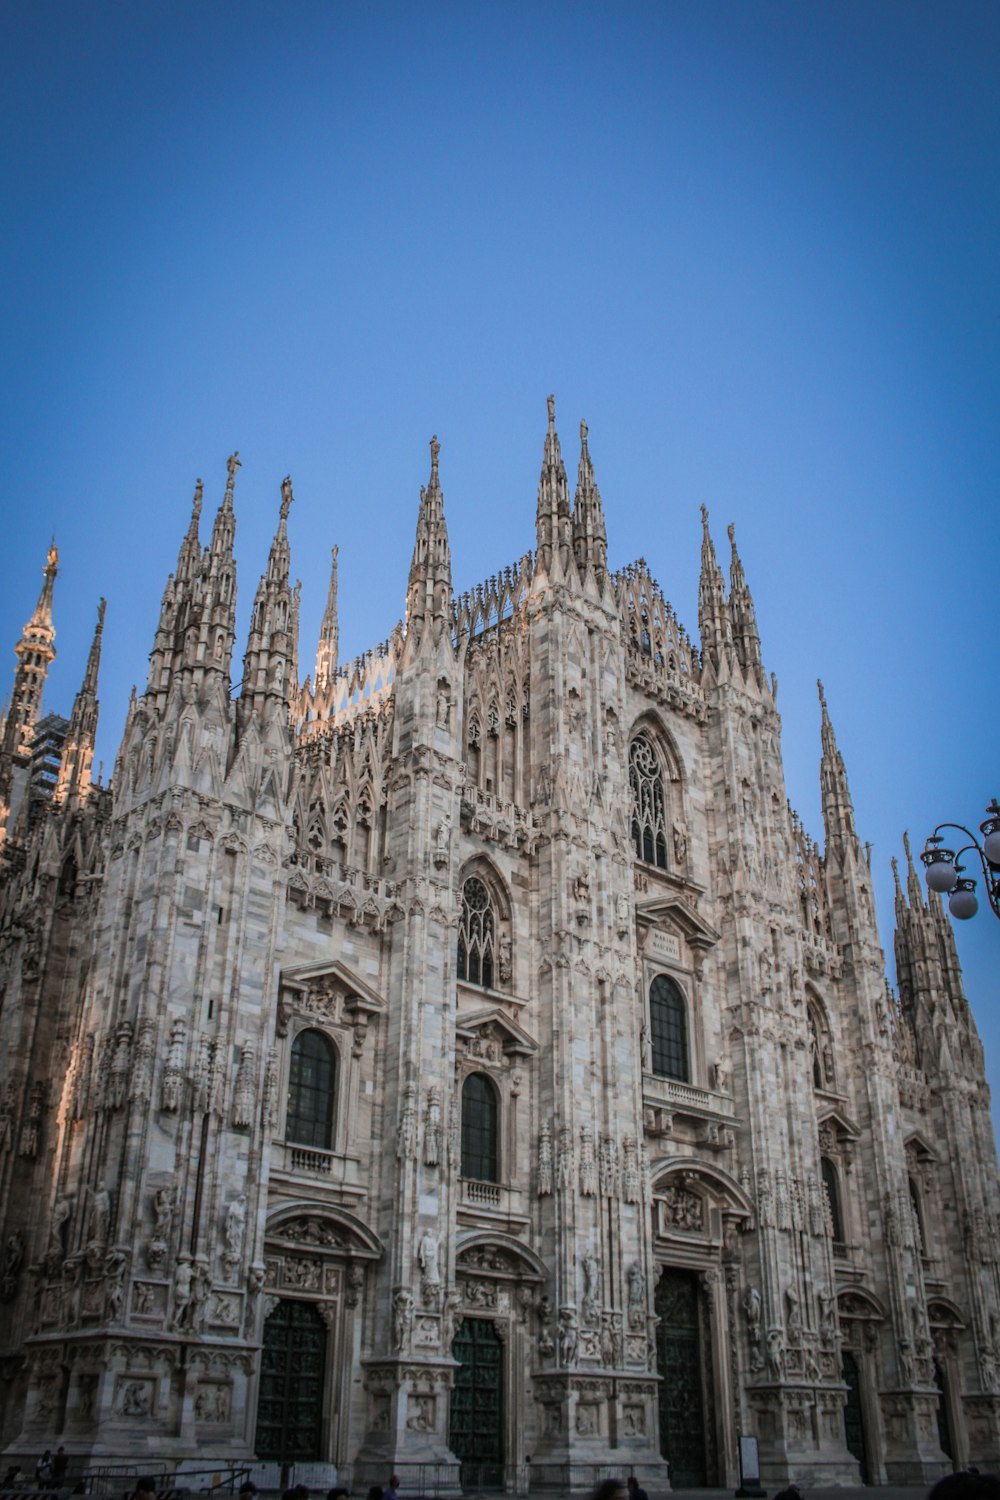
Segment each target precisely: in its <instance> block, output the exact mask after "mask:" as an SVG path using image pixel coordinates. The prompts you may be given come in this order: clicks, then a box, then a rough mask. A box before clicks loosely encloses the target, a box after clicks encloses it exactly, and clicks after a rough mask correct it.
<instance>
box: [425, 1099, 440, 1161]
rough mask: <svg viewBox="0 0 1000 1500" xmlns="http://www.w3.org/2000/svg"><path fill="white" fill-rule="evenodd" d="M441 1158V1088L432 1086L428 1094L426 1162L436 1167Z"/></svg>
mask: <svg viewBox="0 0 1000 1500" xmlns="http://www.w3.org/2000/svg"><path fill="white" fill-rule="evenodd" d="M440 1159H441V1090H440V1089H439V1088H437V1087H436V1086H434V1087H432V1088H431V1089H430V1090H429V1091H428V1094H427V1124H426V1126H425V1127H424V1164H425V1165H426V1166H428V1167H436V1166H437V1164H438V1162H439V1161H440Z"/></svg>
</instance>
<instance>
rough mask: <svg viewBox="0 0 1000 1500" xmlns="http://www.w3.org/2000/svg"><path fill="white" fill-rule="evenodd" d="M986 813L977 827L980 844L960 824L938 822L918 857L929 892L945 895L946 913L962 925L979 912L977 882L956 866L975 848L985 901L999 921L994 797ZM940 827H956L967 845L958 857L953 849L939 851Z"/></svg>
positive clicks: (998, 826)
mask: <svg viewBox="0 0 1000 1500" xmlns="http://www.w3.org/2000/svg"><path fill="white" fill-rule="evenodd" d="M986 811H987V813H988V814H989V816H988V817H987V819H986V821H985V823H980V825H979V831H980V833H981V834H982V836H983V842H982V843H980V842H979V840H978V839H977V838H976V836H975V834H974V833H970V831H969V829H968V828H966V827H965V826H964V825H963V824H962V823H939V824H938V826H937V828H935V830H934V832H933V833H932V834H931V836H930V838H929V839H928V840H927V842H926V844H925V845H924V851H923V853H922V854H921V856H920V858H921V859H922V860H923V862H924V870H925V873H926V876H927V888H928V890H931V891H937V892H938V894H939V895H941V896H943V895H947V896H948V910H949V911H950V912H951V914H952V916H953V917H957V918H958V919H959V921H962V922H965V921H967V920H968V918H969V917H974V916H975V915H976V912H977V911H978V910H979V902H978V900H977V899H976V882H975V881H974V880H971V879H970V878H969V877H968V876H967V875H963V874H962V868H963V867H962V866H961V865H960V864H959V863H958V861H959V859H960V858H961V857H962V855H963V854H967V853H968V852H969V850H970V849H975V851H976V853H977V854H978V855H979V863H980V864H981V865H982V867H983V879H984V880H985V882H986V899H987V900H988V901H989V903H990V906H991V907H992V909H993V915H994V916H995V917H998V918H1000V804H998V803H997V799H996V798H995V797H994V798H993V801H992V802H991V803H990V805H989V807H988V808H987V809H986ZM942 828H957V829H958V831H959V832H960V833H964V834H965V837H966V838H967V839H968V840H969V842H968V843H967V844H963V845H962V847H961V849H959V851H958V853H957V854H956V853H955V851H954V850H953V849H942V848H941V845H942V843H943V842H944V839H943V837H942V835H941V829H942Z"/></svg>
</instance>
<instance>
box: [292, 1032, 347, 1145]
mask: <svg viewBox="0 0 1000 1500" xmlns="http://www.w3.org/2000/svg"><path fill="white" fill-rule="evenodd" d="M336 1076H337V1054H336V1052H335V1051H334V1047H333V1043H332V1042H330V1041H328V1040H327V1038H326V1037H325V1036H323V1034H322V1032H319V1031H300V1032H299V1034H298V1036H297V1037H296V1038H295V1041H294V1042H293V1043H292V1055H291V1059H290V1064H289V1069H288V1109H287V1111H286V1114H285V1140H286V1141H289V1142H292V1143H294V1144H295V1145H296V1146H313V1147H315V1148H316V1149H317V1150H319V1151H329V1150H330V1148H331V1145H332V1141H333V1101H334V1088H335V1085H336Z"/></svg>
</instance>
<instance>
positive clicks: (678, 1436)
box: [656, 1269, 709, 1489]
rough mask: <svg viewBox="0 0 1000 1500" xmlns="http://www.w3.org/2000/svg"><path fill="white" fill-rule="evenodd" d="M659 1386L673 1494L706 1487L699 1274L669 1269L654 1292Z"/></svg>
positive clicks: (664, 1446) (662, 1434) (664, 1448)
mask: <svg viewBox="0 0 1000 1500" xmlns="http://www.w3.org/2000/svg"><path fill="white" fill-rule="evenodd" d="M656 1311H657V1313H658V1314H659V1317H660V1326H659V1328H658V1329H657V1332H656V1342H657V1359H658V1363H659V1369H660V1374H661V1376H662V1377H663V1384H662V1385H661V1387H660V1452H661V1453H662V1454H663V1457H664V1458H665V1459H666V1460H667V1464H668V1465H669V1470H670V1484H671V1487H672V1488H673V1489H694V1488H696V1487H698V1486H702V1485H706V1484H707V1483H708V1463H707V1458H706V1451H705V1450H706V1421H705V1405H706V1400H705V1392H706V1388H707V1386H708V1383H709V1382H708V1380H707V1378H706V1376H707V1372H706V1371H705V1368H704V1365H705V1360H704V1358H703V1344H704V1343H705V1342H706V1341H705V1340H704V1339H703V1337H702V1327H701V1302H700V1297H699V1295H698V1276H697V1272H695V1271H677V1270H673V1269H668V1270H665V1271H664V1272H663V1275H662V1276H661V1277H660V1280H659V1283H658V1284H657V1288H656Z"/></svg>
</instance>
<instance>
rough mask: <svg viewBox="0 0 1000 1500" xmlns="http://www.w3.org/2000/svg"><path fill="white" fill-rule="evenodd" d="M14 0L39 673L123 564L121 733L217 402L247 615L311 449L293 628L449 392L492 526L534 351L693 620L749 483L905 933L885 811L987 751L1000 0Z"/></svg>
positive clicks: (353, 584)
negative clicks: (707, 524) (700, 589)
mask: <svg viewBox="0 0 1000 1500" xmlns="http://www.w3.org/2000/svg"><path fill="white" fill-rule="evenodd" d="M3 17H4V46H3V48H2V52H0V110H2V114H3V140H4V143H5V144H4V148H3V152H2V158H0V193H2V200H0V201H2V203H3V206H4V212H3V215H2V224H0V285H2V287H3V289H4V290H3V314H4V315H3V322H2V342H3V354H4V357H3V360H2V362H0V395H2V402H3V411H4V420H3V423H2V445H3V449H2V456H3V476H4V485H5V493H6V504H5V508H4V509H5V521H6V536H7V546H6V548H5V550H4V561H3V579H4V587H3V590H2V594H0V643H2V642H6V643H8V645H7V646H4V647H3V649H4V650H8V649H9V648H10V647H12V646H13V644H14V642H15V641H16V640H17V637H18V635H19V633H20V630H21V626H22V624H23V622H24V620H25V619H26V617H27V616H28V614H29V613H30V611H31V608H32V606H33V603H34V599H35V597H36V594H37V588H38V585H39V581H40V571H39V570H40V568H41V565H42V563H43V561H44V552H45V548H46V545H47V543H48V539H49V536H50V534H51V533H52V532H53V531H54V532H55V533H56V536H57V539H58V543H59V547H60V552H61V558H62V565H61V574H60V578H59V581H58V583H57V588H56V624H57V629H58V636H57V648H58V651H59V655H58V658H57V661H56V663H55V666H54V668H53V670H52V673H51V674H50V685H49V691H48V696H47V706H48V707H52V708H61V709H63V710H64V711H68V709H69V706H70V704H71V702H72V696H73V693H74V691H75V688H76V686H77V683H78V681H79V678H80V675H81V673H82V670H83V665H84V660H85V656H86V651H87V646H88V643H89V636H90V632H91V628H92V622H93V619H94V614H95V610H96V603H97V598H98V596H99V595H100V594H105V595H106V596H107V598H108V601H109V602H108V616H107V626H106V632H105V642H106V644H105V654H104V666H103V671H102V691H101V699H102V719H101V731H100V743H99V749H98V754H99V756H101V757H103V759H104V761H105V763H106V765H107V766H109V767H110V765H111V762H112V761H113V758H114V754H115V749H116V746H117V742H118V738H119V735H120V733H121V728H122V724H123V720H124V712H125V706H126V701H127V696H128V690H129V686H130V684H131V683H132V682H133V681H135V682H138V683H139V685H140V687H141V686H142V684H143V683H144V681H145V671H146V657H147V654H148V651H149V647H150V645H151V643H152V636H153V630H154V627H155V622H156V616H157V608H158V602H159V597H160V594H161V592H162V588H163V583H164V580H165V577H166V574H167V572H168V571H169V569H170V568H171V567H172V566H173V563H174V560H175V558H176V552H177V546H178V544H179V541H180V537H181V534H182V531H183V529H184V527H185V525H186V521H187V516H188V512H189V505H190V498H191V494H192V490H193V487H194V481H195V478H196V477H197V476H199V475H200V476H203V477H204V479H205V484H206V512H209V511H210V508H211V507H212V506H214V505H215V504H216V503H217V502H218V500H219V499H220V498H221V494H222V490H223V487H224V483H225V460H226V457H227V455H228V454H229V453H230V452H231V451H232V450H233V449H234V448H238V449H239V451H240V456H241V459H242V461H243V468H242V470H241V472H240V475H239V480H238V485H237V516H238V526H237V554H238V560H239V566H240V601H241V624H242V625H244V626H245V620H246V615H247V611H248V608H249V603H250V600H251V598H252V595H253V589H254V586H255V583H256V579H257V576H258V575H259V573H260V571H261V570H262V568H263V566H264V562H265V558H266V552H267V546H268V542H269V539H270V535H271V532H272V531H273V527H274V522H275V518H276V515H277V507H278V503H279V499H280V496H279V485H280V481H281V479H282V477H283V476H284V474H285V473H287V472H289V471H290V472H291V474H292V478H293V481H294V487H295V494H296V502H295V506H294V508H293V511H292V517H291V521H290V534H291V540H292V547H293V567H294V570H295V572H296V575H297V576H299V577H301V579H302V583H303V608H302V647H303V658H304V664H303V670H305V669H306V667H307V666H308V664H309V656H310V653H311V649H312V645H311V643H312V642H313V641H314V640H315V636H316V631H317V628H318V624H319V618H320V615H321V613H322V609H323V603H324V597H325V590H326V572H327V564H328V558H329V548H330V547H331V545H332V544H333V543H334V542H337V543H339V545H340V561H341V570H340V598H341V628H342V646H343V653H344V655H346V656H350V655H353V654H355V653H356V652H359V651H361V650H364V649H365V648H367V647H368V646H370V645H372V644H374V642H376V641H377V640H379V639H382V638H383V637H384V636H385V635H386V634H387V633H388V632H389V630H390V629H391V628H392V625H393V624H394V623H395V621H396V619H397V618H398V617H399V615H400V614H401V612H402V609H403V602H404V593H405V584H406V572H407V568H408V564H409V555H410V549H411V546H412V537H413V523H414V519H415V515H416V506H417V499H418V494H419V486H420V484H421V483H423V482H424V481H425V479H426V473H427V466H428V459H427V441H428V439H429V437H430V435H431V434H432V433H435V432H436V433H437V434H438V435H439V437H440V439H441V443H442V456H441V466H442V479H443V484H444V489H445V503H446V509H447V516H448V522H449V527H450V532H451V539H452V546H453V552H454V575H455V581H456V585H457V586H458V587H460V588H465V587H468V586H470V585H471V584H473V583H475V582H476V581H477V580H479V579H481V578H483V577H484V576H486V575H487V574H489V573H491V572H493V571H495V570H496V569H497V568H498V567H500V566H502V565H504V564H505V563H507V562H509V561H512V560H513V559H514V558H515V557H518V556H519V555H520V554H521V553H523V552H524V551H525V550H527V549H528V548H529V547H530V546H531V545H532V544H533V537H534V531H533V522H534V503H535V490H536V486H537V478H538V468H539V464H540V459H541V444H542V437H543V432H544V422H545V397H546V395H547V394H548V393H549V392H550V391H554V392H555V394H556V401H557V405H556V410H557V418H558V424H559V428H560V432H561V435H562V439H563V447H564V451H565V453H566V456H567V461H568V463H569V464H570V465H571V466H572V465H574V464H575V461H576V454H577V439H576V432H577V424H578V422H579V419H580V418H581V417H586V418H587V420H588V422H589V424H590V443H591V451H592V454H593V457H594V460H595V464H596V467H597V476H598V482H599V484H600V486H601V489H602V493H603V496H604V501H605V508H606V513H607V519H608V532H609V551H610V557H611V562H612V565H613V566H619V565H621V564H622V563H624V562H626V561H629V560H631V559H632V558H634V557H635V556H637V555H639V554H640V553H641V554H644V555H645V556H646V557H647V558H648V559H649V561H650V564H651V566H652V568H653V571H654V573H655V574H656V576H657V577H658V578H659V580H660V582H661V584H662V586H663V588H664V591H665V593H666V594H667V597H668V598H670V599H671V600H672V602H673V603H674V605H675V607H676V608H677V610H678V613H679V615H680V617H681V619H682V621H684V622H685V623H686V624H687V626H688V628H689V630H691V631H692V632H696V630H697V612H696V598H697V574H698V550H699V542H700V521H699V514H698V511H699V506H700V505H701V504H702V503H705V504H707V505H708V507H709V510H710V512H711V518H712V527H713V531H714V534H715V538H716V545H717V547H718V548H719V550H720V553H722V554H725V553H726V551H727V544H726V536H725V527H726V524H727V523H728V522H729V521H733V522H735V525H736V530H737V539H738V542H739V545H740V550H741V553H742V556H743V559H744V563H745V566H746V570H747V574H748V577H749V581H750V584H751V587H752V589H753V591H754V595H755V599H756V604H757V609H758V616H759V621H760V626H761V635H762V639H763V649H764V656H765V663H766V666H767V668H768V670H773V671H775V672H776V673H777V675H778V679H779V684H780V689H779V700H778V706H779V709H780V711H781V714H782V718H783V724H784V737H783V742H784V751H785V764H786V774H787V780H788V791H789V796H790V798H791V801H792V803H793V805H794V806H795V807H796V808H797V809H798V810H799V812H800V813H801V815H802V816H803V818H804V820H805V822H806V824H807V826H808V827H809V828H810V829H811V830H812V831H813V832H814V833H816V834H819V833H821V820H820V816H819V784H818V759H819V710H818V704H817V699H816V688H815V679H816V677H817V676H821V677H822V678H823V679H824V682H825V685H826V691H827V699H828V702H829V705H830V711H831V714H832V717H833V720H834V724H835V727H836V730H837V734H838V738H839V742H840V746H841V749H842V751H843V753H844V756H845V759H846V762H847V767H848V772H849V776H850V781H851V787H852V791H853V794H854V800H855V805H856V811H857V820H858V826H859V831H860V832H861V835H862V837H863V838H867V839H870V840H871V842H872V844H873V868H874V870H875V873H876V877H877V891H878V895H879V899H880V922H881V933H882V940H883V943H884V945H885V946H886V948H887V949H888V950H890V951H891V946H892V908H891V890H892V884H891V874H890V870H889V859H890V856H891V855H892V854H893V853H894V852H900V848H901V844H900V840H901V834H902V830H903V829H904V828H907V827H908V828H909V829H910V831H911V835H912V837H913V839H914V841H915V843H916V844H917V845H919V844H921V843H922V840H923V835H924V833H925V832H926V831H927V830H928V829H929V827H930V826H931V825H932V824H933V823H934V822H935V821H936V820H937V819H939V818H943V817H947V816H952V817H958V818H960V819H962V821H972V820H978V818H979V817H980V816H981V811H980V810H981V808H982V807H983V806H984V804H985V803H986V801H987V800H988V799H989V797H990V796H991V795H993V794H994V793H995V792H998V791H1000V785H998V777H997V764H996V755H995V753H991V751H994V749H995V742H996V736H997V710H996V706H995V705H996V685H995V663H996V651H995V644H994V642H993V636H994V634H995V632H994V631H993V630H992V628H991V627H992V620H991V618H990V614H989V611H990V601H992V600H993V599H994V597H995V589H996V581H995V580H996V557H997V552H996V540H997V526H996V517H997V509H998V507H997V490H998V478H1000V442H998V422H997V399H996V392H997V388H998V374H1000V359H998V346H1000V295H998V291H997V285H998V278H997V254H998V245H1000V234H998V229H1000V223H998V221H1000V209H998V196H997V188H998V178H1000V173H998V166H1000V160H998V158H1000V91H998V89H997V87H996V74H997V66H998V43H1000V8H998V7H996V6H994V5H990V4H988V3H986V0H975V3H970V0H949V3H948V4H947V5H944V4H940V3H936V4H924V3H921V0H907V3H897V0H879V3H877V4H872V3H867V0H866V3H860V0H844V3H840V4H837V5H832V4H822V3H813V0H800V3H795V4H793V3H791V0H787V3H781V4H778V3H770V0H759V3H736V0H733V3H728V4H723V3H716V0H699V3H692V4H687V3H670V4H667V3H664V4H656V5H646V4H627V3H626V4H606V5H585V4H577V5H569V4H562V3H558V0H553V3H550V4H545V5H543V4H532V5H528V4H516V3H511V4H488V3H483V4H478V5H475V6H470V5H467V4H464V5H458V4H456V5H451V4H424V5H417V4H406V5H393V4H377V5H365V4H360V3H358V4H352V5H339V4H313V3H308V0H299V3H297V4H294V5H279V4H276V3H275V4H269V5H264V4H254V3H251V0H248V3H243V4H239V5H237V4H221V3H215V4H204V3H201V4H185V3H178V0H174V3H172V4H171V5H170V6H156V5H124V4H107V3H104V4H102V3H95V4H92V5H88V6H81V5H78V4H73V3H69V0H66V3H62V4H53V3H51V0H33V3H32V5H30V6H23V5H22V6H19V5H16V4H14V3H13V0H7V4H6V5H5V6H4V10H3ZM991 647H992V649H991ZM239 650H242V645H241V646H240V647H239ZM7 662H8V666H7V668H6V669H4V674H5V675H6V674H8V673H9V672H10V671H11V670H12V667H13V657H12V656H8V657H7ZM8 681H9V677H8ZM0 682H2V678H0ZM6 691H7V688H6V687H4V686H0V694H2V693H4V692H6ZM998 940H1000V931H998V929H997V926H996V923H995V922H994V919H993V918H992V917H991V916H990V914H989V913H988V911H986V910H985V904H984V911H983V912H982V913H981V914H980V916H979V917H978V918H976V920H975V921H974V922H973V923H972V924H970V925H969V926H967V927H964V928H963V929H962V930H961V931H960V932H959V938H958V941H959V952H960V955H961V958H962V961H963V964H964V967H965V972H966V981H967V988H968V991H969V994H970V998H971V1000H972V1003H973V1007H974V1011H975V1014H976V1017H977V1020H978V1022H979V1025H980V1028H981V1030H982V1033H983V1036H984V1041H985V1044H986V1046H987V1051H988V1061H989V1068H990V1073H991V1079H992V1082H993V1085H994V1090H995V1091H996V1088H997V1085H998V1084H1000V1018H995V1017H996V1011H997V984H996V969H997V965H996V956H997V951H998V949H997V943H998Z"/></svg>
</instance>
